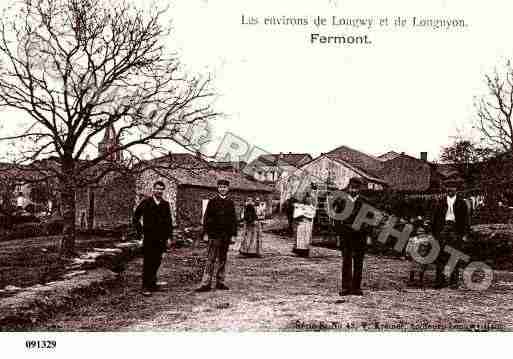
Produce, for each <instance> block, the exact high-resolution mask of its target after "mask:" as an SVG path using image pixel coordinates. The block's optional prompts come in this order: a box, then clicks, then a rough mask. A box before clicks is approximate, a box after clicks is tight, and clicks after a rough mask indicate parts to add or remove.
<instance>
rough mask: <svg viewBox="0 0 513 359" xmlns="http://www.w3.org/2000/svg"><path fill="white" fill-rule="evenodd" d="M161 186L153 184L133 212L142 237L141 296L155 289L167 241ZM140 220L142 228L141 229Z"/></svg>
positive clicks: (165, 205)
mask: <svg viewBox="0 0 513 359" xmlns="http://www.w3.org/2000/svg"><path fill="white" fill-rule="evenodd" d="M164 189H165V185H164V183H163V182H161V181H157V182H155V183H154V184H153V196H151V197H148V198H145V199H144V200H143V201H141V203H140V204H139V205H138V206H137V208H136V210H135V213H134V226H135V229H136V231H137V233H138V235H139V236H140V235H141V234H143V235H144V237H143V256H144V257H143V274H142V282H143V283H142V287H143V295H146V296H148V295H151V292H153V291H156V290H158V289H159V285H158V284H160V285H162V284H163V283H157V271H158V269H159V267H160V263H161V261H162V254H163V253H164V252H165V250H166V246H167V241H168V239H169V238H170V237H171V236H172V231H173V220H172V218H171V209H170V206H169V202H167V201H166V200H164V199H163V198H162V194H163V193H164ZM141 218H142V219H143V225H142V226H141Z"/></svg>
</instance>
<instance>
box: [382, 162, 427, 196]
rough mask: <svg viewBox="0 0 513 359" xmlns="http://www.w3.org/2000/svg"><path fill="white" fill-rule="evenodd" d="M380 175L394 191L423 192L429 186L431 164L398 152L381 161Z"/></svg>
mask: <svg viewBox="0 0 513 359" xmlns="http://www.w3.org/2000/svg"><path fill="white" fill-rule="evenodd" d="M381 177H383V179H384V180H385V181H386V182H387V183H388V185H389V186H390V188H391V189H393V190H396V191H411V192H423V191H427V190H428V189H429V188H430V186H431V181H432V169H431V165H430V164H429V163H428V162H426V161H423V160H419V159H418V158H415V157H411V156H408V155H404V154H400V155H398V156H396V157H395V158H392V159H390V160H388V161H384V162H383V169H382V170H381Z"/></svg>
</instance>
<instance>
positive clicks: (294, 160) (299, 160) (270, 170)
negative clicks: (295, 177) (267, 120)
mask: <svg viewBox="0 0 513 359" xmlns="http://www.w3.org/2000/svg"><path fill="white" fill-rule="evenodd" d="M311 160H312V156H311V155H309V154H308V153H292V152H289V153H282V152H280V153H277V154H266V155H261V156H259V157H257V158H256V159H255V160H253V161H252V162H251V163H250V164H249V165H248V168H247V169H246V170H245V171H244V172H245V173H250V174H251V175H252V176H253V178H254V179H255V180H257V181H260V182H264V183H268V184H273V185H274V184H276V183H277V182H278V181H279V180H280V179H281V178H282V177H287V176H288V175H289V174H290V173H292V172H294V171H295V170H296V169H297V168H299V167H301V166H302V165H303V164H305V163H307V162H310V161H311Z"/></svg>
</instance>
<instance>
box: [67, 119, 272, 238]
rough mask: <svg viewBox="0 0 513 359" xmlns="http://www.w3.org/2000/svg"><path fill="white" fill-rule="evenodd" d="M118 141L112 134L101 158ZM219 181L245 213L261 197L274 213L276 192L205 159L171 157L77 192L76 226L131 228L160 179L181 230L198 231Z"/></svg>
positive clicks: (112, 175)
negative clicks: (225, 184) (251, 201)
mask: <svg viewBox="0 0 513 359" xmlns="http://www.w3.org/2000/svg"><path fill="white" fill-rule="evenodd" d="M116 141H118V139H117V138H116V135H115V131H114V130H113V129H107V131H106V133H105V137H104V139H103V140H102V142H100V145H99V153H100V154H103V153H105V152H104V151H108V150H109V148H112V146H118V145H119V144H117V143H116ZM116 156H117V157H116V158H112V159H111V160H112V161H121V160H122V156H121V155H120V154H118V155H116ZM99 168H101V165H100V166H99ZM219 179H226V180H228V181H230V189H231V190H230V196H231V197H232V198H233V200H234V202H235V204H236V208H237V212H238V213H239V214H240V212H241V209H242V207H243V204H244V202H245V201H246V199H247V198H248V197H253V198H259V199H260V200H261V201H263V202H264V203H266V208H271V197H272V190H273V189H272V188H271V187H269V186H267V185H265V184H262V183H259V182H256V181H253V180H251V179H248V178H247V177H246V176H245V175H244V174H242V173H240V172H239V171H237V170H234V168H232V167H230V168H227V167H225V166H223V167H221V168H219V166H218V165H217V164H212V163H210V162H207V161H205V160H203V159H202V158H201V157H200V156H199V155H196V154H191V153H170V154H168V155H165V156H162V157H160V158H156V159H152V160H149V161H142V162H141V163H139V164H137V165H136V166H135V167H134V168H132V169H131V170H130V171H127V172H126V173H119V172H112V173H110V174H109V175H108V176H106V177H105V178H103V179H102V180H101V181H100V182H99V183H98V184H97V185H94V186H88V187H87V188H83V189H81V190H80V191H79V192H78V193H77V204H76V213H77V216H76V224H77V225H78V226H79V227H80V228H88V229H98V228H102V229H113V228H119V227H123V226H129V225H130V224H131V220H132V216H133V212H134V209H135V207H136V206H137V204H138V203H139V202H140V201H141V200H142V199H144V198H145V197H146V196H151V194H152V188H153V184H154V183H155V181H157V180H160V181H162V182H164V183H165V185H166V189H165V192H164V195H163V196H164V198H165V199H166V200H167V201H169V202H170V205H171V213H172V217H173V222H174V224H175V226H177V227H178V228H180V229H184V228H190V227H197V226H200V225H201V223H202V216H203V213H204V211H205V209H206V205H207V203H208V201H209V200H210V199H211V198H213V197H214V196H215V195H216V193H217V181H218V180H219Z"/></svg>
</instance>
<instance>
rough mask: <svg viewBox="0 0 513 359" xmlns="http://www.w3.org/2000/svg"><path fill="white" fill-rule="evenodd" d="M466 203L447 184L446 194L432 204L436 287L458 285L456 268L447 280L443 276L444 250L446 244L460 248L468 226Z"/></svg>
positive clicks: (445, 255) (452, 187)
mask: <svg viewBox="0 0 513 359" xmlns="http://www.w3.org/2000/svg"><path fill="white" fill-rule="evenodd" d="M468 218H469V217H468V211H467V204H466V203H465V201H464V200H463V198H461V197H460V196H459V195H458V193H457V192H456V187H455V186H454V185H449V186H447V190H446V195H444V196H443V197H442V199H441V200H439V201H436V203H435V205H434V206H433V215H432V227H431V229H432V233H433V236H434V237H435V238H436V240H437V241H438V243H439V244H440V255H439V256H438V258H437V260H436V287H437V288H443V287H445V286H447V284H450V285H452V286H457V285H458V274H459V271H458V268H454V269H453V271H452V273H451V275H450V278H449V280H447V278H445V275H444V267H445V265H446V264H447V261H448V259H449V256H448V253H446V252H445V251H444V247H445V246H446V245H450V246H451V247H453V248H454V249H460V248H461V246H462V241H463V236H464V235H466V234H467V233H468V229H469V226H470V223H469V220H468Z"/></svg>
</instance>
